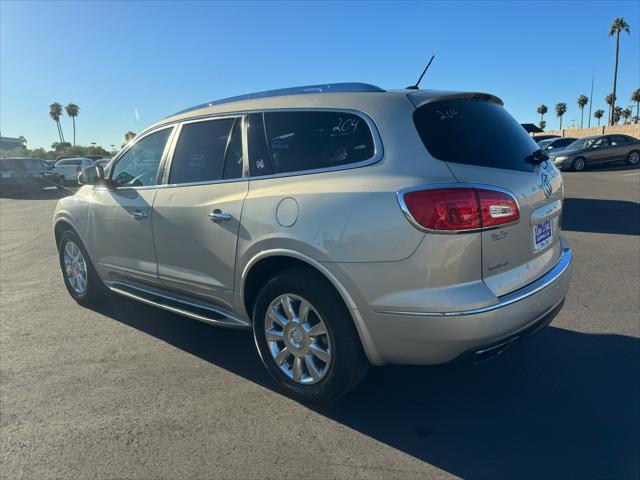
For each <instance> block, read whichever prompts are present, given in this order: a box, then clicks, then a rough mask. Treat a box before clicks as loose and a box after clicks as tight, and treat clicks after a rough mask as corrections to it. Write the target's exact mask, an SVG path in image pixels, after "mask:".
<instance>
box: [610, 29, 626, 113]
mask: <svg viewBox="0 0 640 480" xmlns="http://www.w3.org/2000/svg"><path fill="white" fill-rule="evenodd" d="M620 32H625V33H629V24H628V23H627V22H626V21H625V20H624V17H618V18H616V19H615V20H614V21H613V23H612V24H611V27H609V36H610V37H613V36H614V35H615V36H616V66H615V69H614V71H613V103H612V104H611V111H612V115H611V125H613V113H615V106H616V86H617V83H618V54H619V51H620Z"/></svg>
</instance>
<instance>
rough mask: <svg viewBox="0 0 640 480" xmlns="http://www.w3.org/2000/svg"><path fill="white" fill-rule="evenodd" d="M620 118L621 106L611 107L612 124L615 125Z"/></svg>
mask: <svg viewBox="0 0 640 480" xmlns="http://www.w3.org/2000/svg"><path fill="white" fill-rule="evenodd" d="M621 118H622V107H613V124H614V125H617V124H618V122H619V121H620V119H621Z"/></svg>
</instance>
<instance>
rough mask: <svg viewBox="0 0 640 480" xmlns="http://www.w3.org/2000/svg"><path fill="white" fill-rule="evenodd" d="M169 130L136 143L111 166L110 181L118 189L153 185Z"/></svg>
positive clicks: (166, 129) (161, 131) (155, 133)
mask: <svg viewBox="0 0 640 480" xmlns="http://www.w3.org/2000/svg"><path fill="white" fill-rule="evenodd" d="M171 130H172V129H171V128H165V129H163V130H160V131H157V132H154V133H152V134H150V135H147V136H146V137H144V138H142V139H141V140H139V141H138V142H136V143H135V144H134V145H133V146H132V147H131V148H129V150H127V151H126V152H125V153H124V155H122V157H120V158H119V159H118V162H117V163H116V164H115V165H114V166H113V168H112V170H111V179H112V180H114V181H115V182H116V183H117V185H118V186H119V187H146V186H150V185H155V184H156V177H157V174H158V167H159V166H160V160H161V159H162V153H163V152H164V147H165V145H166V144H167V140H168V139H169V135H170V133H171Z"/></svg>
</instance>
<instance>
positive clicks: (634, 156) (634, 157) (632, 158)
mask: <svg viewBox="0 0 640 480" xmlns="http://www.w3.org/2000/svg"><path fill="white" fill-rule="evenodd" d="M626 163H627V165H638V163H640V151H638V150H633V151H631V152H629V155H627V159H626Z"/></svg>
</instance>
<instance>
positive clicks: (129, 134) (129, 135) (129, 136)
mask: <svg viewBox="0 0 640 480" xmlns="http://www.w3.org/2000/svg"><path fill="white" fill-rule="evenodd" d="M135 136H136V134H135V133H134V132H132V131H131V130H129V131H128V132H127V133H125V134H124V140H125V141H126V142H127V143H128V142H130V141H131V140H133V138H134V137H135Z"/></svg>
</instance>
